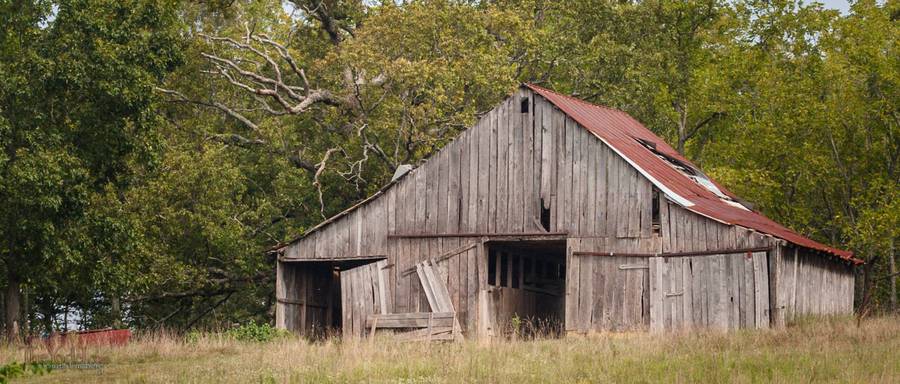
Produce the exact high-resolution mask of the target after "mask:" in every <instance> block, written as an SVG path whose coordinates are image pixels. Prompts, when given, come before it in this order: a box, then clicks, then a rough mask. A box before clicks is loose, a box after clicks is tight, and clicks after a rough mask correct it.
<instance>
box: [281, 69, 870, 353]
mask: <svg viewBox="0 0 900 384" xmlns="http://www.w3.org/2000/svg"><path fill="white" fill-rule="evenodd" d="M274 252H276V253H277V255H278V258H277V259H278V262H277V283H276V299H277V304H276V325H277V327H279V328H284V329H288V330H291V331H294V332H297V333H300V334H304V335H318V334H323V333H328V332H340V333H342V334H343V335H344V336H345V337H354V336H364V335H367V334H369V333H374V332H375V330H377V329H392V330H394V331H395V332H398V333H400V335H401V336H405V337H428V338H429V339H430V338H459V337H463V336H465V337H479V338H482V337H493V336H502V335H504V334H507V333H509V332H513V331H518V328H517V327H521V326H522V324H523V323H527V324H531V325H535V324H540V325H541V326H542V327H543V329H545V330H549V331H551V332H558V334H571V333H588V332H602V331H627V330H652V331H667V330H678V329H685V328H714V329H721V330H734V329H740V328H765V327H771V326H780V325H783V324H784V323H785V321H787V320H790V319H792V318H794V317H797V316H800V315H806V314H844V313H851V311H852V309H853V294H854V267H855V266H856V265H858V264H860V263H861V261H860V260H858V259H856V258H854V257H853V255H852V254H851V253H850V252H848V251H843V250H839V249H834V248H831V247H828V246H826V245H823V244H820V243H817V242H815V241H813V240H810V239H808V238H806V237H803V236H801V235H799V234H797V233H795V232H793V231H791V230H789V229H787V228H785V227H784V226H782V225H779V224H778V223H776V222H774V221H772V220H770V219H768V218H766V217H765V216H763V215H762V214H760V213H758V212H755V211H754V210H753V209H752V208H751V207H748V204H747V203H745V202H742V200H741V199H739V198H738V197H737V196H735V195H733V194H732V193H731V192H729V191H728V190H727V189H725V188H724V187H722V186H721V185H719V184H717V183H716V182H715V181H713V180H711V179H710V178H708V177H707V176H706V175H705V174H704V173H703V172H702V171H701V170H700V169H699V168H698V167H697V166H695V165H694V164H692V163H691V162H690V161H689V160H688V159H686V158H685V157H684V156H682V155H681V154H680V153H678V152H677V151H675V150H674V149H673V148H672V147H671V146H669V145H667V144H666V143H665V142H664V141H663V140H662V139H660V138H659V137H657V136H656V135H654V134H653V133H652V132H650V130H648V129H647V128H645V127H644V126H643V125H641V123H639V122H638V121H637V120H635V119H634V118H632V117H631V116H629V115H628V114H626V113H624V112H622V111H618V110H615V109H611V108H607V107H603V106H598V105H593V104H590V103H588V102H585V101H582V100H579V99H576V98H573V97H569V96H565V95H562V94H558V93H556V92H553V91H551V90H548V89H545V88H542V87H539V86H536V85H532V84H523V85H522V86H521V87H519V89H518V90H517V91H516V92H515V93H514V94H512V95H510V97H508V98H507V99H506V100H505V101H503V102H502V103H501V104H499V105H498V106H496V107H495V108H494V109H493V110H491V111H490V112H488V113H486V114H484V115H483V116H481V118H480V119H479V121H478V122H477V124H475V126H473V127H471V128H469V129H468V130H466V131H464V132H462V133H461V134H460V135H459V137H458V138H456V139H455V140H454V141H452V142H450V143H448V144H447V145H446V146H444V148H442V149H441V150H440V151H439V152H437V153H435V154H434V155H433V156H432V157H431V158H429V159H428V160H427V161H425V162H424V163H422V164H421V165H419V166H418V167H415V168H412V169H411V170H408V172H402V171H398V174H396V175H395V176H394V178H393V180H392V181H391V182H390V183H389V184H388V185H386V186H385V187H384V188H382V189H381V190H380V191H378V192H377V193H375V194H374V195H372V196H371V197H369V198H367V199H365V200H363V201H361V202H359V203H358V204H356V205H354V206H352V207H350V208H349V209H347V210H346V211H344V212H341V213H340V214H338V215H336V216H334V217H332V218H330V219H328V220H326V221H324V222H322V223H321V224H319V225H318V226H316V227H314V228H311V229H309V230H308V231H307V232H306V233H304V234H303V235H302V236H300V237H299V238H297V239H295V240H293V241H291V242H289V243H287V244H283V245H279V246H278V247H276V248H274Z"/></svg>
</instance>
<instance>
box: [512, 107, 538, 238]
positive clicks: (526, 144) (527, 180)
mask: <svg viewBox="0 0 900 384" xmlns="http://www.w3.org/2000/svg"><path fill="white" fill-rule="evenodd" d="M525 96H526V94H525V93H524V91H521V90H520V91H519V99H520V100H522V99H523V98H524V97H525ZM516 104H518V105H521V103H519V102H517V103H516ZM518 105H517V107H518ZM529 111H530V109H529ZM516 115H517V116H518V117H519V121H520V123H519V127H520V128H519V130H520V131H521V132H522V135H523V136H522V137H523V139H522V183H523V185H522V196H521V199H522V215H523V216H522V229H523V230H524V231H526V232H533V231H534V230H538V229H539V228H538V226H536V225H535V224H534V223H535V220H537V219H539V218H540V215H539V214H538V211H537V210H536V207H537V205H536V204H535V202H536V201H537V197H536V196H537V193H536V192H535V191H534V185H533V184H534V172H535V170H534V143H535V140H534V128H533V126H532V121H531V113H530V112H529V113H522V111H521V110H516Z"/></svg>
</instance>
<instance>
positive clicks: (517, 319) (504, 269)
mask: <svg viewBox="0 0 900 384" xmlns="http://www.w3.org/2000/svg"><path fill="white" fill-rule="evenodd" d="M485 245H486V249H487V287H488V290H487V293H488V295H487V296H488V297H487V300H488V301H489V302H488V304H487V305H488V308H489V310H488V311H489V312H490V313H491V314H492V315H493V316H492V319H490V325H489V328H491V330H492V333H493V334H494V335H495V336H509V335H516V336H519V337H533V336H542V337H545V336H551V337H557V336H559V335H561V334H562V330H563V324H565V301H566V295H565V290H566V243H565V241H491V242H488V243H486V244H485Z"/></svg>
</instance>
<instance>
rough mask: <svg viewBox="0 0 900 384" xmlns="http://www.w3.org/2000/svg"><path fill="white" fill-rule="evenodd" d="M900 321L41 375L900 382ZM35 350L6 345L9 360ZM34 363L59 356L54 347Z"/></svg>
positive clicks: (344, 351) (361, 350) (146, 349)
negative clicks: (26, 350) (53, 351)
mask: <svg viewBox="0 0 900 384" xmlns="http://www.w3.org/2000/svg"><path fill="white" fill-rule="evenodd" d="M897 351H900V318H897V317H891V318H875V319H870V320H867V321H865V322H864V323H863V325H862V327H859V328H857V327H856V324H855V322H854V321H853V320H851V319H848V318H841V319H807V320H805V321H803V322H801V323H799V324H795V325H793V326H791V327H789V328H787V329H783V330H765V331H741V332H738V333H733V334H721V333H715V332H700V333H685V334H667V335H654V334H646V333H639V334H638V333H635V334H597V335H591V336H584V337H574V338H573V337H569V338H566V339H548V340H537V341H506V342H495V343H491V344H479V343H476V342H465V343H455V344H454V343H449V344H433V345H426V344H421V343H397V342H392V341H390V340H387V339H380V340H376V342H375V343H371V344H370V343H368V342H365V341H364V342H357V343H342V342H339V341H337V340H328V341H324V342H317V343H309V342H306V341H303V340H300V339H296V338H288V339H283V340H279V341H276V342H272V343H268V344H255V343H241V342H235V341H232V340H227V339H224V338H222V337H217V336H206V337H203V338H201V339H200V340H198V341H196V342H192V343H191V342H185V341H183V339H181V338H178V337H175V336H172V335H165V334H154V335H146V336H143V337H141V338H140V339H139V340H137V341H136V342H133V343H132V344H130V345H128V346H126V347H121V348H91V349H83V348H82V349H77V348H70V349H63V350H60V351H58V352H57V353H56V354H55V355H54V356H53V357H54V360H55V361H57V362H61V363H70V364H78V363H89V364H98V365H100V366H102V368H99V369H94V368H92V366H90V365H88V366H77V365H73V366H70V368H68V369H57V370H55V371H53V372H52V373H50V374H47V375H43V376H31V377H27V378H26V379H25V380H26V381H32V382H166V383H168V382H189V383H218V382H240V383H245V382H325V383H344V382H374V383H381V382H384V383H459V382H490V383H517V384H518V383H542V382H610V381H611V382H706V383H716V382H783V383H797V382H865V383H898V382H900V357H898V352H897ZM24 358H26V352H25V351H24V350H22V349H13V348H10V347H6V348H4V349H2V350H0V359H2V361H3V362H9V361H13V360H17V361H22V360H23V359H24ZM31 358H33V359H49V358H51V356H50V355H49V354H48V353H47V351H46V350H43V351H35V352H34V354H33V355H32V356H31Z"/></svg>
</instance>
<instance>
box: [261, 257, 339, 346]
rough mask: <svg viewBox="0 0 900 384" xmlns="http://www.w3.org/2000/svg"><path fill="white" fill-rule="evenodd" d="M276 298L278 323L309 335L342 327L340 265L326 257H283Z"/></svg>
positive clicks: (280, 264)
mask: <svg viewBox="0 0 900 384" xmlns="http://www.w3.org/2000/svg"><path fill="white" fill-rule="evenodd" d="M278 269H279V276H280V277H279V281H278V287H277V289H276V296H277V297H276V299H277V301H278V306H279V308H280V310H279V311H277V314H278V316H277V319H276V323H277V325H278V326H279V327H281V328H284V329H287V330H290V331H292V332H295V333H298V334H300V335H303V336H306V337H309V338H321V337H325V336H328V335H330V334H333V333H335V332H339V331H340V327H341V300H340V299H341V296H340V295H341V291H340V274H339V273H338V267H337V266H336V265H335V264H334V263H332V262H327V261H312V262H310V261H280V262H279V263H278Z"/></svg>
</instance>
